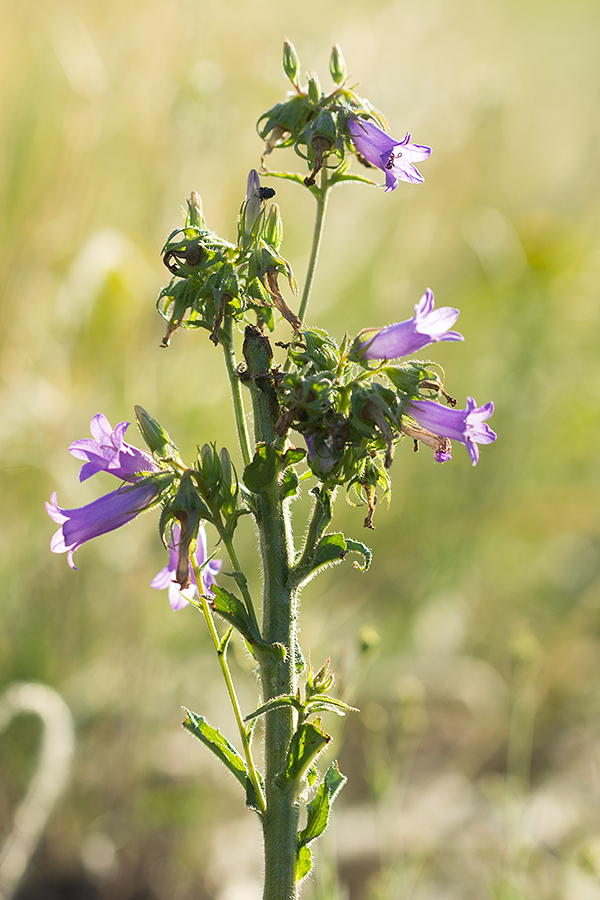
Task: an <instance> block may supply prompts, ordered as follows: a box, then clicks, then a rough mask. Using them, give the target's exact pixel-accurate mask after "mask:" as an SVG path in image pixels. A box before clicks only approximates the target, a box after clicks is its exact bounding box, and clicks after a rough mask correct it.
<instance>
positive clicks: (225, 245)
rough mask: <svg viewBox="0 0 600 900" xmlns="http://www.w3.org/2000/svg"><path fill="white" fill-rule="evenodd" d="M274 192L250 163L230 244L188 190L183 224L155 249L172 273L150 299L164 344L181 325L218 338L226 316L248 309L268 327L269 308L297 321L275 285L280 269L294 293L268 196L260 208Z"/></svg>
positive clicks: (241, 315)
mask: <svg viewBox="0 0 600 900" xmlns="http://www.w3.org/2000/svg"><path fill="white" fill-rule="evenodd" d="M274 194H275V191H274V190H273V188H266V187H262V186H261V184H260V179H259V176H258V173H257V172H256V171H255V170H254V169H253V170H252V171H251V172H250V175H249V176H248V184H247V189H246V197H245V199H244V202H243V203H242V206H241V209H240V214H239V217H238V234H237V243H236V244H232V243H230V242H229V241H226V240H224V239H222V238H220V237H219V236H218V235H216V234H215V233H214V232H212V231H210V230H208V228H207V227H206V223H205V220H204V216H203V214H202V208H201V202H200V198H199V196H198V194H197V193H196V192H193V193H192V196H191V197H190V199H189V200H188V209H187V214H186V221H185V226H184V227H183V228H179V229H176V230H175V231H173V232H172V233H171V234H170V235H169V237H168V238H167V241H166V243H165V245H164V247H163V250H162V255H163V261H164V263H165V265H166V266H167V268H168V269H169V271H170V272H171V273H172V275H173V278H172V279H171V282H170V283H169V284H168V285H167V287H165V288H163V290H162V291H161V292H160V294H159V297H158V304H157V305H158V309H159V312H160V313H161V315H162V316H163V318H165V319H166V320H167V323H168V326H167V332H166V334H165V337H164V339H163V346H165V347H166V346H168V344H169V341H170V339H171V336H172V334H173V332H174V331H175V330H176V329H177V328H179V327H181V326H183V327H186V328H205V329H207V330H208V331H209V332H210V337H211V340H212V341H213V343H214V344H218V343H220V342H223V340H224V335H223V325H224V323H225V322H226V320H227V319H228V318H233V319H236V320H244V319H247V315H248V313H249V312H250V311H254V313H255V316H256V317H257V318H258V320H259V321H260V322H261V323H262V324H264V325H266V326H267V328H269V330H273V328H274V327H275V312H276V311H277V312H279V313H281V314H282V315H283V316H284V318H286V319H287V320H288V321H289V322H290V324H291V325H292V327H293V328H294V329H296V330H297V329H298V328H299V325H300V322H299V320H298V317H297V316H296V315H295V313H293V312H292V311H291V310H290V309H289V307H288V306H287V303H286V302H285V300H284V298H283V296H282V294H281V291H280V289H279V285H278V277H279V275H284V276H285V278H286V279H287V281H288V283H289V286H290V289H291V290H292V292H293V293H296V282H295V279H294V274H293V272H292V268H291V266H290V264H289V263H288V261H287V260H286V259H285V258H284V257H283V256H282V255H281V253H280V251H279V248H280V246H281V242H282V240H283V225H282V221H281V214H280V211H279V207H278V206H277V204H275V203H273V204H271V205H270V206H269V208H268V209H267V208H266V201H267V200H270V199H271V198H272V197H273V196H274Z"/></svg>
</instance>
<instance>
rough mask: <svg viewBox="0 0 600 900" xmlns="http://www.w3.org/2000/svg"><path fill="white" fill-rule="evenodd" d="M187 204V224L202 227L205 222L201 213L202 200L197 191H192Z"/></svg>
mask: <svg viewBox="0 0 600 900" xmlns="http://www.w3.org/2000/svg"><path fill="white" fill-rule="evenodd" d="M187 205H188V214H187V224H188V225H192V226H194V227H196V228H204V227H205V224H206V223H205V221H204V216H203V214H202V200H201V198H200V194H199V193H198V191H192V193H191V195H190V198H189V200H188V202H187Z"/></svg>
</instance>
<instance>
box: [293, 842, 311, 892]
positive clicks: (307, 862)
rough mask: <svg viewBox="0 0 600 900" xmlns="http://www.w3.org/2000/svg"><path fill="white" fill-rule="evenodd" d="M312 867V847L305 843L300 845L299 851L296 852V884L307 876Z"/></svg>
mask: <svg viewBox="0 0 600 900" xmlns="http://www.w3.org/2000/svg"><path fill="white" fill-rule="evenodd" d="M311 869H312V853H311V852H310V849H309V848H308V847H307V846H306V845H305V844H303V845H302V846H301V847H298V852H297V854H296V884H298V882H300V881H302V879H303V878H306V876H307V875H308V873H309V872H310V870H311Z"/></svg>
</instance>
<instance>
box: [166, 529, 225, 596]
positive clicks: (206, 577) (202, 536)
mask: <svg viewBox="0 0 600 900" xmlns="http://www.w3.org/2000/svg"><path fill="white" fill-rule="evenodd" d="M180 533H181V527H180V525H179V523H175V524H174V525H173V533H172V540H171V543H170V544H169V562H168V563H167V565H166V566H165V567H164V568H163V569H161V570H160V572H158V574H156V575H155V576H154V578H153V579H152V581H151V582H150V587H153V588H156V590H157V591H162V590H164V589H165V588H168V589H169V603H170V604H171V608H172V609H175V610H177V609H183V608H184V607H185V606H188V604H189V602H190V600H192V599H193V598H194V596H195V595H196V594H197V593H198V585H197V583H196V576H195V575H194V570H193V568H192V566H191V565H190V582H191V583H190V586H189V588H186V589H185V590H182V589H181V588H180V586H179V584H178V583H177V580H176V576H177V562H178V559H179V536H180ZM194 555H195V559H196V563H197V564H198V567H202V565H203V564H204V563H205V561H206V558H207V556H208V552H207V548H206V531H205V530H204V526H203V525H202V523H200V525H199V527H198V536H197V538H196V550H195V554H194ZM221 565H222V563H221V560H220V559H212V560H211V561H210V562H209V563H208V565H207V566H205V567H204V569H203V570H202V593H203V594H207V595H208V596H209V597H213V596H214V594H213V593H212V592H211V590H210V588H211V585H213V584H214V583H215V581H216V576H217V575H218V574H219V572H220V570H221Z"/></svg>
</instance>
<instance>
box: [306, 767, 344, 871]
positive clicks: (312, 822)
mask: <svg viewBox="0 0 600 900" xmlns="http://www.w3.org/2000/svg"><path fill="white" fill-rule="evenodd" d="M347 780H348V779H347V778H346V777H345V775H342V774H341V772H340V770H339V769H338V764H337V760H334V761H333V762H332V763H331V765H330V766H329V768H328V769H327V772H326V773H325V777H324V778H323V781H322V782H321V784H320V785H319V787H318V788H317V793H316V794H315V796H314V797H313V799H312V800H311V801H310V803H308V804H307V807H306V827H305V828H303V829H302V831H301V832H300V834H299V835H298V842H299V847H300V848H302V847H305V846H306V844H308V843H309V841H314V839H315V838H318V837H319V836H320V835H321V834H323V832H324V831H325V829H326V828H327V825H328V824H329V814H330V812H331V807H332V805H333V801H334V800H335V798H336V797H337V795H338V793H339V792H340V790H341V789H342V788H343V786H344V785H345V784H346V781H347ZM299 855H300V854H298V856H299Z"/></svg>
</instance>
